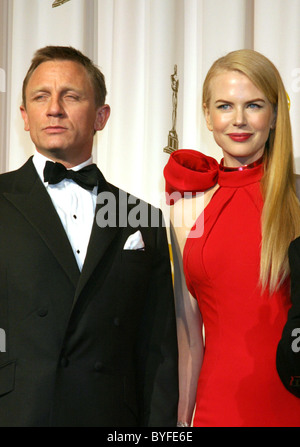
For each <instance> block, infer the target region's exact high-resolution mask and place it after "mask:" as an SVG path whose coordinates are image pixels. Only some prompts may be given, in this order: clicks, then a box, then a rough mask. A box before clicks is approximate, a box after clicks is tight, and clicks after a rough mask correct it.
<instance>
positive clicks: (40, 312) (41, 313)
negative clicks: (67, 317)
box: [37, 307, 48, 317]
mask: <svg viewBox="0 0 300 447" xmlns="http://www.w3.org/2000/svg"><path fill="white" fill-rule="evenodd" d="M37 314H38V316H39V317H46V315H48V309H46V308H45V307H41V308H40V309H39V310H38V311H37Z"/></svg>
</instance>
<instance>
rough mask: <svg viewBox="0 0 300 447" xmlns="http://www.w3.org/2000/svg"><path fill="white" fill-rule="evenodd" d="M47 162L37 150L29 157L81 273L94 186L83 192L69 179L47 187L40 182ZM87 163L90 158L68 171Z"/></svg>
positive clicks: (91, 216) (92, 218) (89, 230)
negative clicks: (63, 230)
mask: <svg viewBox="0 0 300 447" xmlns="http://www.w3.org/2000/svg"><path fill="white" fill-rule="evenodd" d="M47 160H49V159H48V158H46V157H44V156H43V155H42V154H40V153H39V152H37V151H36V152H35V154H34V156H33V164H34V166H35V168H36V170H37V173H38V175H39V177H40V178H41V180H42V182H43V183H44V185H45V188H46V189H47V191H48V193H49V195H50V197H51V199H52V202H53V205H54V207H55V209H56V211H57V213H58V215H59V217H60V220H61V222H62V224H63V227H64V229H65V231H66V233H67V236H68V238H69V241H70V244H71V247H72V249H73V252H74V256H75V258H76V261H77V264H78V267H79V269H80V271H81V270H82V266H83V263H84V260H85V256H86V252H87V247H88V243H89V240H90V235H91V230H92V226H93V221H94V215H95V208H96V200H97V187H95V188H94V189H93V191H87V190H86V189H84V188H82V187H81V186H79V185H77V183H76V182H74V180H71V179H64V180H62V181H61V182H59V183H57V184H56V185H49V184H48V182H44V167H45V164H46V161H47ZM50 161H52V160H50ZM91 163H92V157H91V158H89V159H88V160H87V161H85V162H84V163H81V164H80V165H78V166H74V167H73V168H72V170H73V171H78V170H79V169H81V168H83V167H85V166H87V165H89V164H91Z"/></svg>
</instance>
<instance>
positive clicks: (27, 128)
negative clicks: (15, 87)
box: [20, 105, 30, 131]
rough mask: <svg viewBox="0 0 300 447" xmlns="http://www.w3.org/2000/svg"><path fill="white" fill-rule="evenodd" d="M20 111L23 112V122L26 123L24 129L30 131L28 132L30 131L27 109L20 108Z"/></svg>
mask: <svg viewBox="0 0 300 447" xmlns="http://www.w3.org/2000/svg"><path fill="white" fill-rule="evenodd" d="M20 111H21V115H22V118H23V121H24V129H25V130H27V131H28V130H30V129H29V121H28V115H27V112H26V109H25V107H24V106H23V105H22V106H20Z"/></svg>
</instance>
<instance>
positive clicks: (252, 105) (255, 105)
mask: <svg viewBox="0 0 300 447" xmlns="http://www.w3.org/2000/svg"><path fill="white" fill-rule="evenodd" d="M248 108H249V109H261V105H259V104H256V103H254V102H252V103H251V104H248Z"/></svg>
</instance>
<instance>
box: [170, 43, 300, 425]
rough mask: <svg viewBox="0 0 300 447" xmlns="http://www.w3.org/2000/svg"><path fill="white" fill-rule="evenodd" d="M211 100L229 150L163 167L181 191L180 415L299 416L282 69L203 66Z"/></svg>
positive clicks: (256, 64)
mask: <svg viewBox="0 0 300 447" xmlns="http://www.w3.org/2000/svg"><path fill="white" fill-rule="evenodd" d="M203 110H204V114H205V119H206V123H207V127H208V129H209V130H210V131H212V133H213V136H214V139H215V141H216V142H217V144H218V145H219V146H220V147H221V149H222V151H223V157H224V158H223V159H222V160H221V162H220V164H218V163H217V162H216V161H215V160H214V159H213V158H211V157H207V156H205V155H204V154H201V153H200V152H197V151H192V150H179V151H175V152H173V154H172V155H171V156H170V159H169V162H168V164H167V166H166V167H165V171H164V174H165V179H166V189H167V192H168V193H169V194H170V193H172V192H173V191H176V194H175V195H173V196H171V200H170V203H172V202H175V203H174V204H173V206H172V207H171V221H172V224H173V225H172V232H171V233H172V243H173V256H174V268H175V296H176V307H177V315H178V320H177V322H178V340H179V359H180V361H179V376H180V403H179V410H178V418H179V425H191V424H192V425H194V426H226V427H232V426H234V427H238V426H248V427H257V426H261V427H263V426H269V427H270V426H278V427H279V426H300V399H298V398H297V397H295V396H294V395H292V394H291V393H289V392H288V391H287V390H286V389H285V387H284V386H283V384H282V383H281V381H280V379H279V377H278V374H277V372H276V348H277V344H278V341H279V340H280V337H281V333H282V329H283V327H284V324H285V322H286V319H287V312H288V309H289V307H290V292H289V266H288V258H287V250H288V246H289V244H290V242H291V241H292V240H293V239H295V238H296V237H297V236H298V235H299V234H300V208H299V202H298V199H297V197H296V193H295V185H294V173H293V149H292V136H291V127H290V119H289V110H288V101H287V96H286V92H285V89H284V86H283V83H282V80H281V77H280V75H279V73H278V71H277V69H276V68H275V66H274V65H273V64H272V63H271V62H270V61H269V60H268V59H267V58H266V57H264V56H263V55H261V54H260V53H257V52H255V51H253V50H239V51H234V52H231V53H229V54H228V55H227V56H225V57H222V58H220V59H218V60H217V61H216V62H215V63H214V64H213V66H212V67H211V69H210V70H209V72H208V74H207V77H206V79H205V82H204V86H203ZM178 192H179V193H180V196H181V198H180V199H179V200H177V199H178ZM203 192H204V194H203ZM186 193H192V195H191V194H188V195H187V194H186ZM199 210H200V211H199ZM191 213H194V215H195V214H196V215H195V217H196V221H195V223H194V225H193V226H192V225H191V224H189V222H190V221H191V216H190V214H191ZM187 214H189V216H187ZM203 340H204V341H203Z"/></svg>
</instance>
